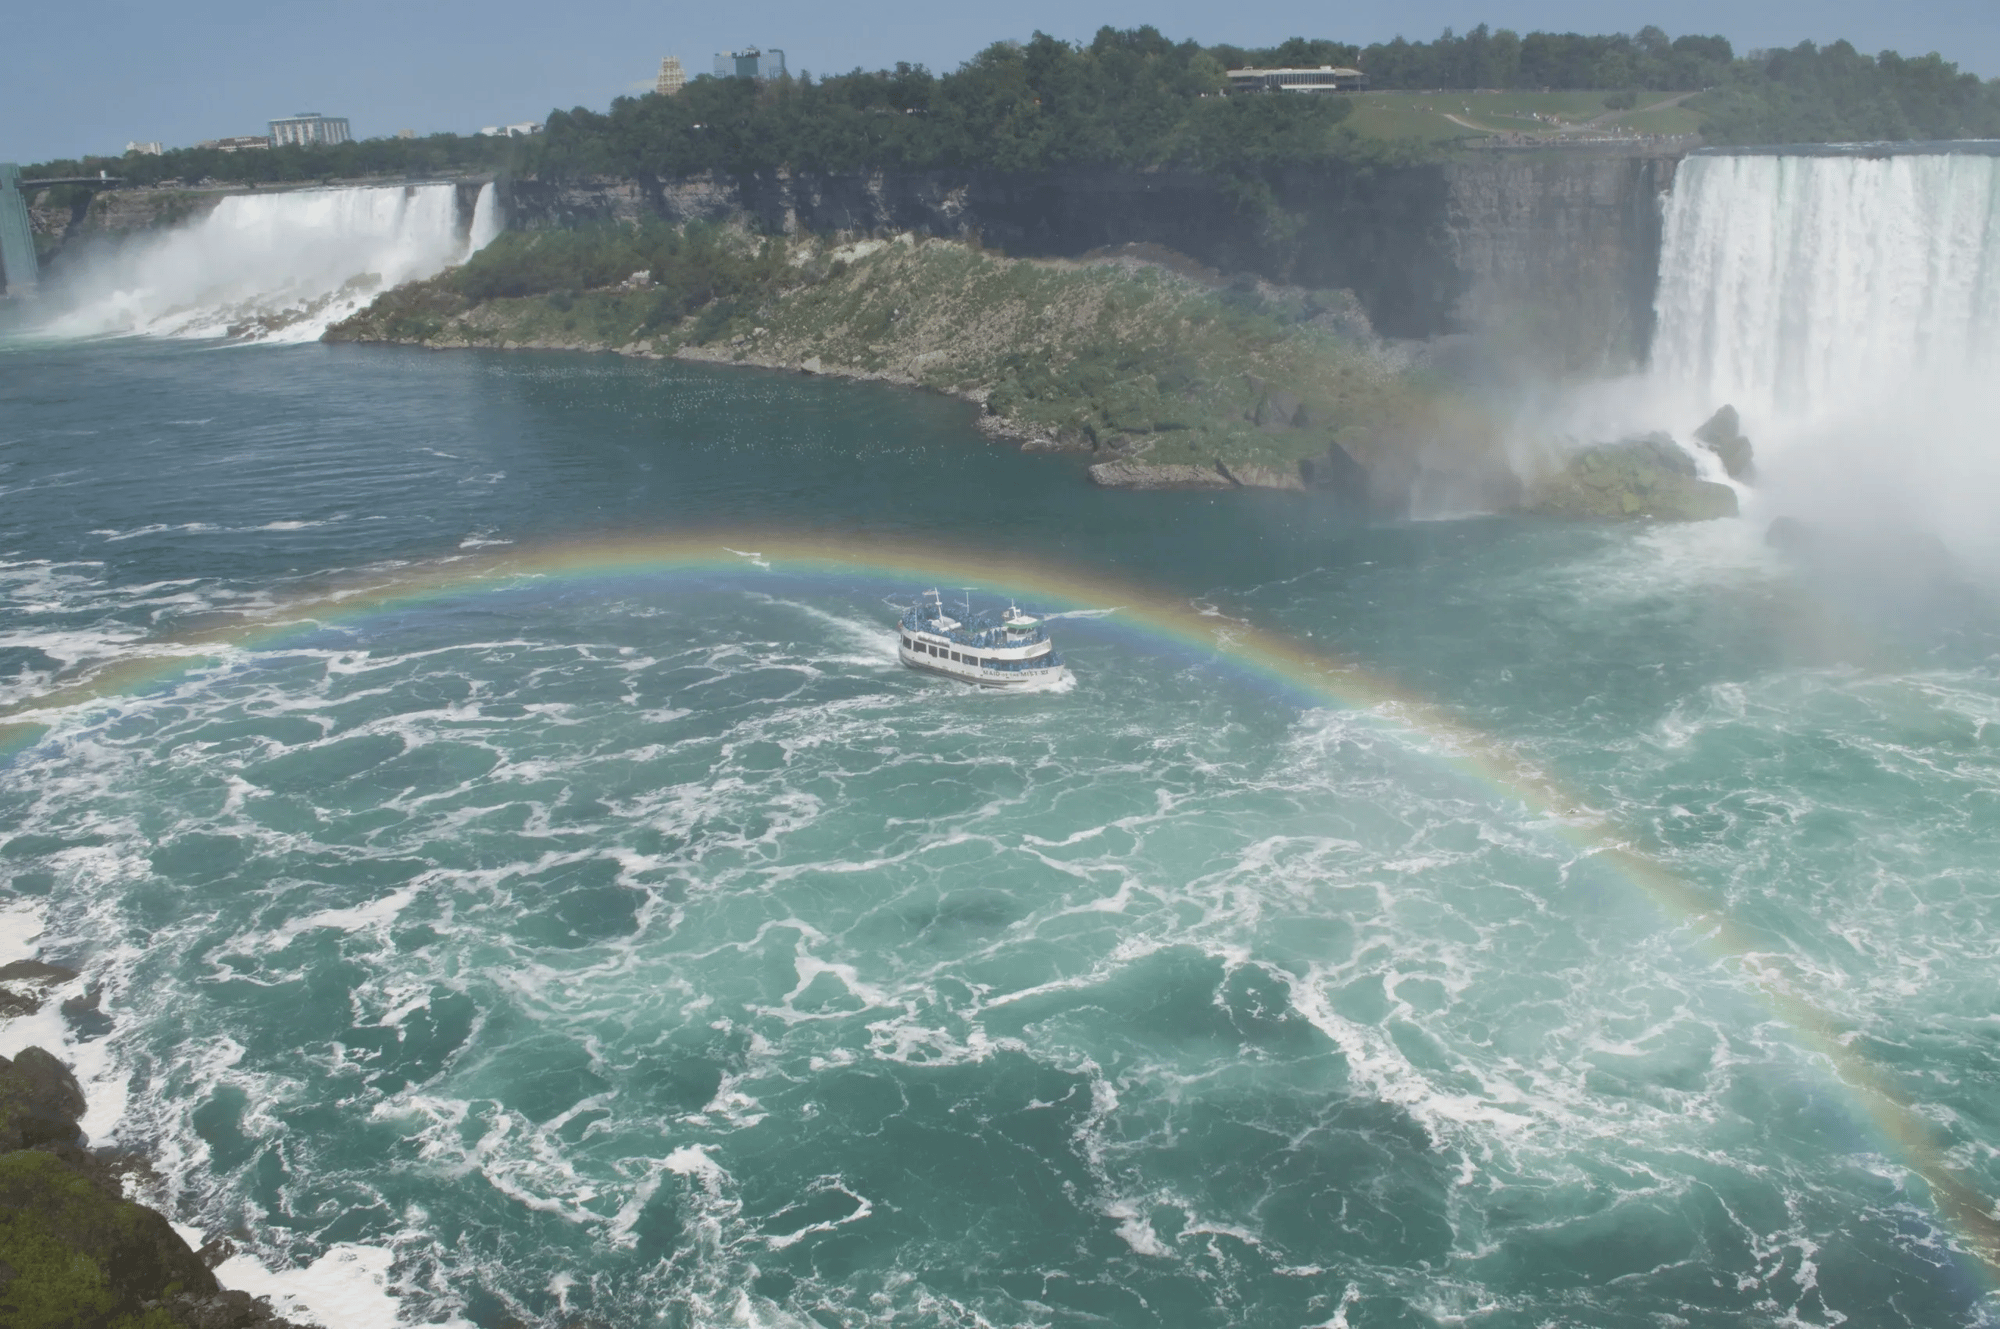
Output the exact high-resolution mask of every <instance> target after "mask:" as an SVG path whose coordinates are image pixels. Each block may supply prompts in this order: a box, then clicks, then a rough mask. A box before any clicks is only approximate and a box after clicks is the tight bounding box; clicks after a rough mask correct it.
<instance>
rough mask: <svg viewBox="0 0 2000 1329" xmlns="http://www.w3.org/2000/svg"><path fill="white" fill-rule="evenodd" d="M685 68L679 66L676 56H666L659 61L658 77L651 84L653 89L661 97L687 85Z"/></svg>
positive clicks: (670, 94) (671, 94)
mask: <svg viewBox="0 0 2000 1329" xmlns="http://www.w3.org/2000/svg"><path fill="white" fill-rule="evenodd" d="M687 81H688V76H687V70H685V69H682V68H681V62H680V59H679V57H677V56H671V55H670V56H668V57H667V58H666V59H664V60H662V61H660V79H659V82H657V83H655V84H653V91H654V92H657V93H659V94H660V95H661V96H662V97H671V96H673V95H674V94H675V93H677V92H679V91H680V90H681V89H682V88H685V87H686V86H687Z"/></svg>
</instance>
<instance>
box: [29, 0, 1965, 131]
mask: <svg viewBox="0 0 2000 1329" xmlns="http://www.w3.org/2000/svg"><path fill="white" fill-rule="evenodd" d="M10 8H11V7H10ZM1482 21H1484V22H1487V23H1490V24H1492V25H1493V26H1494V27H1511V28H1514V29H1516V30H1518V31H1522V32H1526V31H1530V30H1532V29H1535V28H1546V29H1552V30H1556V31H1576V32H1631V31H1635V30H1637V29H1638V28H1640V27H1643V26H1644V25H1646V24H1647V23H1658V24H1659V25H1660V26H1662V27H1664V28H1666V29H1667V31H1668V32H1670V33H1672V34H1674V35H1676V36H1678V35H1680V34H1681V33H1684V32H1703V33H1707V32H1719V33H1721V34H1723V35H1724V36H1726V37H1728V38H1729V39H1730V40H1731V41H1733V42H1734V43H1736V46H1737V49H1738V50H1746V49H1750V48H1753V47H1758V46H1773V45H1785V46H1789V45H1792V44H1793V43H1795V42H1797V41H1799V40H1801V39H1803V38H1808V37H1809V38H1812V39H1814V40H1816V41H1830V40H1833V39H1834V38H1837V37H1846V38H1848V39H1849V40H1851V41H1853V42H1854V43H1855V44H1856V45H1857V46H1859V47H1861V48H1862V49H1863V50H1866V51H1877V50H1881V49H1884V48H1894V49H1896V50H1900V51H1902V52H1903V53H1904V54H1906V55H1909V54H1922V53H1924V52H1926V51H1932V50H1935V51H1939V52H1941V53H1943V54H1944V56H1945V57H1946V58H1947V59H1951V60H1956V61H1957V62H1958V63H1959V64H1960V65H1961V66H1963V67H1965V68H1967V69H1970V70H1973V71H1975V72H1977V73H1980V74H1983V75H1986V76H1989V77H1991V76H1994V75H2000V0H1908V2H1907V3H1901V4H1891V3H1883V0H1866V2H1864V0H1818V2H1817V3H1806V2H1805V0H1676V2H1675V3H1672V4H1664V3H1659V0H1648V2H1647V3H1637V2H1636V0H1595V2H1594V3H1588V2H1586V0H1500V2H1497V3H1482V2H1480V0H1399V3H1395V4H1380V5H1370V6H1353V7H1345V8H1343V7H1336V6H1332V5H1327V4H1314V3H1305V2H1304V0H1245V2H1244V3H1238V4H1232V5H1217V4H1214V3H1212V2H1211V3H1202V4H1196V3H1192V2H1191V0H1082V2H1079V0H1016V3H1013V4H1008V5H1001V6H995V7H993V8H990V9H989V8H988V7H986V6H983V5H982V6H971V5H958V4H940V3H935V0H932V2H930V3H917V2H916V0H858V2H856V3H848V4H844V5H843V4H828V3H826V0H811V2H810V3H807V2H806V0H766V2H765V3H762V4H707V5H693V4H684V3H681V4H661V3H657V2H655V3H642V0H560V2H559V3H550V0H479V2H478V3H472V0H414V2H412V0H315V2H314V3H311V4H302V3H298V0H256V2H255V3H251V2H250V0H193V2H192V3H188V2H187V0H183V2H182V3H179V4H168V3H161V2H160V0H144V2H143V3H140V2H138V0H73V2H72V3H68V4H33V5H22V6H21V7H20V8H18V9H12V12H10V14H9V15H8V17H7V20H6V22H5V24H4V28H5V31H6V35H7V37H8V38H9V39H10V40H9V42H8V43H7V47H6V51H5V53H6V61H5V64H4V73H0V160H12V161H20V162H33V161H41V160H47V159H49V158H52V157H59V156H64V157H66V156H74V155H77V154H80V153H84V152H119V151H122V150H123V148H124V145H125V142H126V140H128V139H160V140H162V141H164V142H166V143H167V144H169V145H170V146H171V145H183V144H189V143H193V142H195V141H197V140H199V139H204V138H216V137H219V136H221V135H225V134H253V133H263V132H264V130H265V122H266V121H267V120H269V119H270V118H271V117H273V116H277V115H287V114H290V113H292V112H294V111H300V110H316V111H324V112H325V113H327V114H329V115H345V116H347V117H349V119H351V120H352V121H353V125H354V132H355V134H356V135H358V136H362V137H369V136H374V135H379V134H388V133H393V132H394V131H395V130H397V129H399V128H405V127H407V128H410V129H414V130H416V131H417V132H419V133H430V132H433V131H436V130H446V129H449V130H458V131H466V130H472V129H477V128H478V127H479V126H481V125H483V124H491V123H494V122H496V121H504V120H527V119H534V120H539V119H541V118H542V117H543V115H544V114H546V113H547V111H548V110H549V108H550V107H552V106H565V107H567V106H577V105H582V106H591V107H597V108H600V109H601V108H602V107H604V106H605V105H606V104H607V103H608V102H609V101H610V100H611V98H613V97H614V96H617V95H618V94H619V93H621V92H631V91H635V90H641V89H645V88H649V87H650V86H651V81H652V76H653V74H654V72H655V71H656V70H657V69H658V67H659V61H660V57H661V56H663V55H667V54H669V53H671V54H675V55H678V56H680V58H681V61H682V63H683V64H685V65H686V66H687V67H688V70H689V72H690V73H696V72H701V71H704V70H706V69H708V68H709V65H710V60H711V56H712V54H713V53H714V52H715V51H717V50H720V49H726V48H731V47H736V46H742V45H751V44H754V45H760V46H779V47H783V48H784V49H785V51H786V53H787V55H788V58H789V60H790V64H791V68H792V69H793V70H794V71H797V70H799V69H809V70H811V71H813V72H814V73H826V72H833V71H839V70H847V69H852V68H854V67H856V66H857V65H859V66H865V67H868V68H877V67H880V66H882V65H884V64H890V63H893V62H895V61H897V60H912V61H917V62H921V63H923V64H927V65H929V66H931V68H933V69H936V70H945V69H950V68H953V67H954V66H956V65H958V64H959V63H960V62H961V61H963V60H964V59H965V58H966V57H968V56H970V55H971V54H972V53H973V52H975V51H977V50H978V49H979V48H980V47H982V46H984V45H986V44H987V43H988V42H992V41H995V40H998V39H1001V38H1005V37H1026V36H1028V35H1029V34H1030V33H1032V32H1034V31H1035V30H1036V29H1037V28H1039V29H1041V30H1042V31H1045V32H1049V33H1052V34H1054V35H1056V36H1059V37H1066V38H1088V37H1089V35H1090V34H1091V33H1092V32H1094V31H1096V30H1097V28H1098V27H1100V26H1102V25H1104V24H1107V23H1108V24H1113V25H1115V26H1119V27H1130V26H1135V25H1138V24H1141V23H1151V24H1153V25H1154V26H1156V27H1158V28H1159V29H1161V30H1162V31H1163V32H1165V33H1166V34H1167V35H1169V36H1171V37H1174V38H1176V39H1178V38H1182V37H1193V38H1196V39H1197V40H1200V41H1205V42H1220V41H1229V42H1235V43H1237V44H1239V45H1246V46H1248V45H1259V44H1269V43H1272V42H1275V41H1278V40H1281V39H1282V38H1285V37H1287V36H1292V35H1304V36H1314V37H1333V38H1338V39H1341V40H1344V41H1351V42H1358V43H1362V44H1366V43H1368V42H1371V41H1378V40H1386V39H1388V38H1390V37H1393V36H1395V35H1396V34H1398V33H1401V34H1402V35H1404V36H1406V37H1411V38H1428V37H1433V36H1436V35H1437V33H1438V32H1439V31H1440V30H1442V29H1443V28H1445V27H1453V28H1456V29H1458V30H1460V31H1463V30H1465V29H1467V28H1470V27H1472V26H1474V25H1475V24H1477V23H1480V22H1482ZM17 42H18V44H16V43H17Z"/></svg>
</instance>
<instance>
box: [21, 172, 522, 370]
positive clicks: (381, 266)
mask: <svg viewBox="0 0 2000 1329" xmlns="http://www.w3.org/2000/svg"><path fill="white" fill-rule="evenodd" d="M468 232H469V233H468ZM498 232H499V222H498V207H497V204H496V202H495V199H494V189H493V186H492V184H490V183H488V184H486V185H484V186H482V187H481V189H480V192H479V195H478V198H477V200H476V202H475V204H474V208H473V215H472V217H471V218H470V219H469V220H468V219H465V218H462V217H461V216H460V208H459V191H458V186H457V185H454V184H424V185H389V186H365V187H353V188H326V189H298V190H289V191H271V192H267V193H262V194H231V195H229V196H228V197H226V198H224V199H223V200H222V201H221V202H220V203H218V204H217V205H216V206H215V209H214V211H212V212H210V213H209V214H208V215H207V216H206V217H204V218H202V219H200V220H198V221H196V222H194V223H192V224H190V225H186V226H181V227H177V228H174V229H172V230H169V231H165V232H163V233H160V234H157V235H147V236H143V237H138V238H134V239H132V240H129V241H127V242H126V243H125V244H124V245H122V246H120V247H118V248H115V249H107V250H100V251H98V252H96V253H91V254H86V255H85V256H83V258H82V259H81V260H80V262H79V263H78V264H77V266H75V267H73V268H72V269H71V270H70V271H69V272H68V273H67V274H65V277H64V280H63V281H62V282H61V283H60V284H59V286H58V287H57V289H56V293H55V297H54V298H55V299H56V300H57V301H58V307H57V310H56V312H55V313H54V315H53V317H51V318H50V319H49V320H48V323H47V330H48V331H50V332H52V333H54V334H55V335H58V336H70V337H74V336H101V335H107V334H120V333H147V334H152V335H160V336H184V337H217V336H225V335H226V336H230V337H236V338H240V339H252V340H270V341H288V342H298V341H316V340H318V339H319V336H320V334H321V333H323V332H325V331H326V329H327V327H328V326H329V325H330V324H332V323H336V322H338V321H339V320H341V319H342V318H345V317H347V316H348V315H350V314H352V313H354V312H355V311H356V310H357V309H360V308H361V307H362V306H364V305H366V304H367V303H368V302H369V301H370V300H373V299H374V298H375V296H376V295H377V294H379V293H380V292H381V291H383V290H385V289H387V288H388V287H391V286H395V285H398V284H400V283H402V282H406V281H414V280H417V279H419V278H423V277H429V276H432V275H434V274H436V273H438V272H440V271H442V270H443V269H444V268H445V266H446V265H447V264H451V263H458V262H463V261H464V259H465V258H466V257H467V256H468V255H469V254H470V253H471V252H473V251H475V250H477V249H480V248H482V247H483V246H484V245H485V244H487V243H488V242H489V241H491V240H492V239H493V237H494V236H495V235H496V234H498Z"/></svg>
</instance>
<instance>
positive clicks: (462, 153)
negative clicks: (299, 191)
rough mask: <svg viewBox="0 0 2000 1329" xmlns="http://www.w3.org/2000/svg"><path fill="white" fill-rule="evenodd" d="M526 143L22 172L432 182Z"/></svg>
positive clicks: (392, 147)
mask: <svg viewBox="0 0 2000 1329" xmlns="http://www.w3.org/2000/svg"><path fill="white" fill-rule="evenodd" d="M525 143H526V140H523V139H509V138H485V137H481V136H479V135H476V134H431V135H428V136H427V137H424V138H369V139H356V140H354V141H352V142H349V143H336V144H332V145H325V146H322V145H315V146H312V147H299V146H286V147H282V148H269V149H262V150H252V151H250V152H223V151H222V150H221V149H219V148H174V149H171V150H170V151H167V152H163V153H161V154H160V155H159V156H157V157H151V156H147V155H145V154H144V153H137V152H130V153H126V154H125V155H124V156H122V157H83V158H79V159H75V160H64V161H49V162H41V163H38V164H36V165H34V166H30V167H27V168H26V169H25V170H23V171H22V172H21V174H22V176H23V177H24V178H26V179H31V180H33V179H48V178H60V177H63V176H76V175H96V174H97V173H98V172H99V171H100V170H102V171H108V172H109V173H110V174H112V175H114V176H117V177H119V178H121V179H124V180H128V181H131V182H132V183H134V184H142V185H152V184H158V183H160V182H161V181H166V180H178V181H183V182H185V183H187V184H196V183H198V182H200V181H203V180H217V181H221V182H223V183H225V184H303V183H307V182H309V181H314V180H355V179H362V178H365V177H373V176H398V177H404V178H410V179H430V178H435V177H437V176H440V175H452V174H458V173H463V172H468V171H509V170H512V169H514V168H515V167H516V166H517V164H518V163H519V162H520V161H521V159H522V157H523V147H524V146H525Z"/></svg>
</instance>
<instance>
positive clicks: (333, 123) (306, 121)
mask: <svg viewBox="0 0 2000 1329" xmlns="http://www.w3.org/2000/svg"><path fill="white" fill-rule="evenodd" d="M352 137H353V135H351V134H349V133H348V132H347V117H346V116H344V115H321V114H320V113H319V112H318V111H300V112H299V113H298V114H297V115H294V116H291V117H289V118H288V119H284V120H273V121H272V122H271V146H272V147H274V148H282V147H284V146H285V145H286V144H288V143H294V144H297V145H298V146H300V147H310V146H312V145H313V144H328V143H345V142H347V141H348V139H350V138H352Z"/></svg>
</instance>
